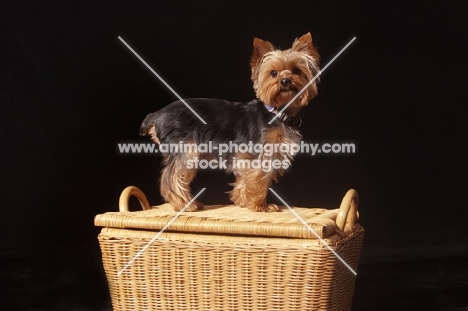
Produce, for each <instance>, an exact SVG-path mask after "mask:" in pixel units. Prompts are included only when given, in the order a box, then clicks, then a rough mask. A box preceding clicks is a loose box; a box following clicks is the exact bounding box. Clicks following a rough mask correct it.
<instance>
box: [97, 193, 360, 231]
mask: <svg viewBox="0 0 468 311" xmlns="http://www.w3.org/2000/svg"><path fill="white" fill-rule="evenodd" d="M132 195H133V196H136V197H137V198H138V200H139V201H140V203H141V204H142V206H143V209H144V210H142V211H136V212H132V211H129V210H128V199H129V198H130V196H132ZM120 203H121V204H120V205H121V208H120V210H121V211H120V212H108V213H104V214H99V215H97V216H96V217H95V218H94V224H95V225H96V226H101V227H112V228H127V229H140V230H154V231H158V230H161V229H163V228H166V227H167V228H166V229H165V230H166V231H170V232H185V233H211V234H229V235H247V236H271V237H290V238H303V239H316V238H317V237H320V238H326V237H328V236H330V235H332V234H334V233H335V232H336V231H337V230H342V228H340V226H339V225H337V219H338V221H339V218H340V215H339V214H340V212H341V209H333V210H327V209H323V208H303V207H302V208H301V207H293V210H294V211H295V212H296V214H297V215H299V216H300V218H302V220H304V221H305V222H306V223H307V226H306V225H305V224H304V223H303V222H302V221H301V220H300V219H299V218H298V217H297V216H296V215H294V213H293V212H292V211H291V210H289V208H288V207H279V209H280V210H279V212H274V213H261V212H252V211H250V210H248V209H246V208H242V207H238V206H234V205H209V206H206V205H205V207H204V209H203V210H201V211H197V212H183V213H178V212H175V211H174V209H173V207H172V206H171V205H170V204H168V203H166V204H163V205H159V206H153V207H150V206H149V204H148V203H147V200H146V197H145V195H144V194H143V192H141V190H139V189H138V188H136V187H133V186H130V187H127V188H126V189H125V190H124V191H123V192H122V195H121V200H120ZM177 215H178V216H177ZM354 219H356V217H354ZM168 224H169V226H168ZM311 229H313V231H314V232H312V231H311Z"/></svg>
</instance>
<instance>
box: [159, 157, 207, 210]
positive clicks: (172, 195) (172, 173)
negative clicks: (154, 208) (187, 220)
mask: <svg viewBox="0 0 468 311" xmlns="http://www.w3.org/2000/svg"><path fill="white" fill-rule="evenodd" d="M183 159H184V157H183V156H181V155H180V154H179V155H170V156H166V159H165V160H164V164H165V167H164V169H163V171H162V174H161V180H160V189H161V195H162V196H163V198H164V199H165V200H166V201H167V202H169V203H170V204H171V205H172V206H173V207H174V209H175V211H177V212H178V211H180V210H182V209H183V208H184V207H185V206H186V205H187V204H188V203H189V202H190V201H191V200H192V198H193V197H192V194H191V190H190V182H191V181H192V180H193V178H194V177H195V175H196V173H197V171H196V169H194V168H187V163H184V162H185V161H184V160H183ZM201 208H203V204H201V203H199V202H192V203H191V204H190V205H189V206H188V207H187V208H186V209H185V210H186V211H187V212H193V211H196V210H198V209H201Z"/></svg>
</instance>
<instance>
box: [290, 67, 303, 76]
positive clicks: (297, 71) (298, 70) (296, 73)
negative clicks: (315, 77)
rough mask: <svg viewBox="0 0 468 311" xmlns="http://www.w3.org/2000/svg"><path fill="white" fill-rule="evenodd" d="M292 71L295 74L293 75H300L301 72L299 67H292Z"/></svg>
mask: <svg viewBox="0 0 468 311" xmlns="http://www.w3.org/2000/svg"><path fill="white" fill-rule="evenodd" d="M292 73H293V74H295V75H300V74H301V73H302V71H301V70H300V69H299V68H294V69H293V70H292Z"/></svg>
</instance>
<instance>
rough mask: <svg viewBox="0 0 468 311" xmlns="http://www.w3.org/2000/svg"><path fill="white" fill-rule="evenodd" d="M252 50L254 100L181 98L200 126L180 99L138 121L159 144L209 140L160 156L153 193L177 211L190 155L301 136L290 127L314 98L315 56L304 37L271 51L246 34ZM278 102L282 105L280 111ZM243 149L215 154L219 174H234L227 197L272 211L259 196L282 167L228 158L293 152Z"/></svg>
mask: <svg viewBox="0 0 468 311" xmlns="http://www.w3.org/2000/svg"><path fill="white" fill-rule="evenodd" d="M253 47H254V49H253V53H252V57H251V60H250V67H251V72H252V76H251V79H252V82H253V88H254V90H255V93H256V97H257V99H254V100H252V101H249V102H231V101H227V100H221V99H206V98H198V99H185V103H187V104H188V105H189V106H190V107H191V108H192V109H193V111H195V112H196V113H197V114H198V115H199V116H200V117H201V118H202V119H203V120H204V121H205V122H206V124H204V123H203V122H201V120H200V119H199V118H198V117H197V116H196V115H195V114H194V113H193V112H192V111H190V109H188V107H187V106H186V105H185V103H184V102H182V101H180V100H178V101H175V102H173V103H171V104H169V105H168V106H166V107H164V108H162V109H161V110H159V111H156V112H153V113H150V114H148V115H147V116H146V118H145V119H144V120H143V123H142V124H141V127H140V134H141V135H150V136H151V139H152V140H153V141H154V142H155V143H157V144H160V145H162V144H167V145H169V144H181V143H183V144H197V145H199V144H208V143H210V144H211V145H212V146H213V148H212V150H211V151H210V152H207V153H202V152H200V151H199V150H191V151H190V152H172V153H171V152H167V153H163V157H164V161H163V165H164V168H163V170H162V174H161V180H160V190H161V195H162V196H163V197H164V199H165V200H166V201H167V202H169V203H171V205H172V206H173V207H174V209H175V210H176V211H180V210H182V209H183V208H184V207H185V206H186V205H187V204H188V203H189V202H190V201H191V200H192V198H193V196H192V194H191V191H190V183H191V181H192V180H193V178H194V177H195V175H196V173H197V169H196V168H194V167H193V166H188V165H187V163H188V162H189V161H190V160H194V159H197V160H198V159H218V156H219V153H218V148H217V146H219V145H220V144H223V143H232V144H236V145H240V144H247V143H251V144H261V145H265V144H270V145H273V144H290V145H291V144H299V143H300V141H301V135H300V133H299V131H298V127H299V126H300V123H301V119H300V117H299V116H298V113H299V111H300V109H301V108H302V107H304V106H306V105H307V104H308V103H309V101H310V100H311V99H312V98H314V97H315V95H317V85H316V84H317V83H316V82H318V77H317V75H318V74H319V54H318V53H317V50H316V48H315V47H314V45H313V44H312V36H311V34H310V33H307V34H305V35H303V36H302V37H300V38H298V39H296V40H295V41H294V42H293V44H292V47H291V48H290V49H287V50H278V49H276V48H275V47H274V46H273V45H272V44H271V43H270V42H268V41H264V40H261V39H258V38H255V39H254V41H253ZM313 79H315V80H314V81H313V82H312V83H310V84H309V82H310V81H311V80H313ZM307 84H309V85H307ZM305 87H306V88H305ZM304 88H305V89H304ZM301 91H302V93H300V92H301ZM298 93H300V95H299V96H297V94H298ZM292 100H293V101H292ZM291 101H292V102H291ZM285 106H287V108H286V109H285V110H284V111H283V112H281V110H282V109H283V108H284V107H285ZM273 118H275V119H274V121H273V122H271V124H270V123H269V122H270V121H271V120H272V119H273ZM231 151H232V150H231ZM249 151H250V152H240V151H239V149H238V150H237V151H234V152H228V153H225V154H223V155H222V157H223V158H222V159H224V160H226V161H227V163H228V166H227V172H228V173H231V172H232V173H234V175H235V178H236V180H235V182H234V183H233V184H232V186H233V189H232V190H231V191H230V193H229V195H230V199H231V201H232V202H233V203H234V204H235V205H237V206H241V207H247V208H249V209H250V210H252V211H258V212H274V211H278V207H277V205H275V204H267V202H266V197H267V192H268V188H269V186H270V185H271V184H272V182H276V181H277V180H278V177H280V176H282V175H283V173H284V171H285V168H284V166H281V167H279V168H277V167H278V166H277V167H276V168H274V169H270V170H263V169H259V168H258V167H257V168H252V167H249V166H245V165H244V166H243V167H240V166H237V165H233V163H234V162H235V161H236V159H237V160H248V161H251V160H255V159H256V160H261V161H264V160H267V161H274V160H280V161H283V160H285V159H286V160H287V161H291V160H292V158H293V157H294V154H292V153H291V152H281V151H278V150H276V152H273V153H268V154H267V153H265V152H262V151H258V150H257V151H258V152H254V151H252V150H249ZM220 159H221V158H220ZM234 164H235V163H234ZM201 208H203V204H202V203H200V202H198V201H195V202H193V203H191V204H190V206H187V208H186V211H196V210H198V209H201Z"/></svg>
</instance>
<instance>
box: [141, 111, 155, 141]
mask: <svg viewBox="0 0 468 311" xmlns="http://www.w3.org/2000/svg"><path fill="white" fill-rule="evenodd" d="M157 118H158V114H157V112H153V113H150V114H148V115H147V116H146V118H145V119H144V120H143V122H142V123H141V125H140V135H141V136H146V135H150V136H151V139H152V140H153V141H154V142H155V143H157V144H160V141H159V138H158V136H157V133H156V120H157Z"/></svg>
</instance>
